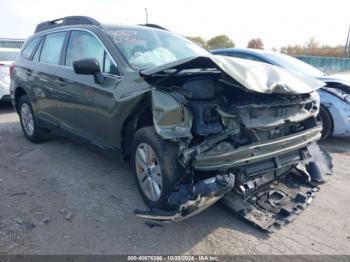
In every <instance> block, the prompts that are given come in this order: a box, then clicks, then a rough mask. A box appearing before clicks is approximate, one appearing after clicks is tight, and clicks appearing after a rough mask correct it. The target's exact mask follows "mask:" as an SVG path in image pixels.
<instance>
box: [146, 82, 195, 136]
mask: <svg viewBox="0 0 350 262" xmlns="http://www.w3.org/2000/svg"><path fill="white" fill-rule="evenodd" d="M152 110H153V124H154V127H155V129H156V131H157V133H158V134H159V135H160V136H161V137H162V138H163V139H176V138H183V137H187V138H192V134H191V126H192V114H191V112H190V111H189V110H188V109H187V108H186V107H185V106H184V105H182V104H180V103H178V102H177V101H176V100H175V99H174V97H172V96H171V95H169V93H165V92H163V91H160V90H157V89H152Z"/></svg>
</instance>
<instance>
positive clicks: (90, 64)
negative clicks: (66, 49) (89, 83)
mask: <svg viewBox="0 0 350 262" xmlns="http://www.w3.org/2000/svg"><path fill="white" fill-rule="evenodd" d="M73 69H74V72H75V73H76V74H80V75H93V76H94V78H95V82H96V83H98V84H102V83H103V80H104V78H103V75H102V73H101V68H100V64H99V63H98V61H97V60H96V59H95V58H85V59H79V60H76V61H74V62H73Z"/></svg>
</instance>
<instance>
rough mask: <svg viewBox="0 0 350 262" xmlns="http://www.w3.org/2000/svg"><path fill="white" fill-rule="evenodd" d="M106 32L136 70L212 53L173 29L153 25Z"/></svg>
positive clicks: (113, 29)
mask: <svg viewBox="0 0 350 262" xmlns="http://www.w3.org/2000/svg"><path fill="white" fill-rule="evenodd" d="M106 31H107V32H108V33H109V35H110V36H111V37H112V39H113V40H114V43H115V44H116V46H117V47H118V49H119V50H120V51H121V53H122V54H123V55H124V57H125V58H126V60H127V61H128V62H129V64H130V65H131V66H132V67H133V68H134V69H145V68H150V67H154V66H159V65H163V64H166V63H169V62H172V61H175V60H179V59H183V58H187V57H193V56H200V55H205V56H207V55H209V52H208V51H206V50H205V49H203V48H202V47H200V46H199V45H197V44H195V43H193V42H191V41H189V40H187V39H186V38H184V37H181V36H178V35H176V34H173V33H171V32H168V31H165V30H159V29H153V28H108V29H106Z"/></svg>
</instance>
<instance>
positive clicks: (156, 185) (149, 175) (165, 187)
mask: <svg viewBox="0 0 350 262" xmlns="http://www.w3.org/2000/svg"><path fill="white" fill-rule="evenodd" d="M151 151H152V152H153V153H152V152H151ZM145 152H151V153H149V154H148V155H147V153H146V154H145ZM132 164H133V166H134V174H135V178H136V184H137V188H138V190H139V192H140V194H141V196H142V198H143V200H144V202H145V203H146V205H147V206H149V207H150V208H153V207H156V208H160V209H167V203H168V197H169V195H170V193H171V192H172V191H173V189H174V185H175V184H176V182H177V181H178V179H179V178H180V176H181V167H180V166H179V164H178V161H177V146H176V144H175V143H173V142H170V141H166V140H163V139H161V138H160V137H159V136H158V134H157V133H156V131H155V129H154V127H153V126H150V127H144V128H141V129H139V130H138V131H137V132H136V134H135V136H134V140H133V147H132ZM152 185H153V190H152ZM152 192H156V193H155V194H153V193H152Z"/></svg>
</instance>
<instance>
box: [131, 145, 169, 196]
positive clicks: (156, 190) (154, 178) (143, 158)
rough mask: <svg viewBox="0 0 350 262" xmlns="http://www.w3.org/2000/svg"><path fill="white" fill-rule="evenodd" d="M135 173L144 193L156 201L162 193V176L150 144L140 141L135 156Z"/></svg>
mask: <svg viewBox="0 0 350 262" xmlns="http://www.w3.org/2000/svg"><path fill="white" fill-rule="evenodd" d="M135 165H136V174H137V179H138V180H139V182H140V185H141V189H142V191H143V192H144V194H145V195H146V196H147V197H148V198H149V199H150V200H152V201H157V200H158V199H159V198H160V196H161V193H162V186H163V178H162V171H161V169H160V166H159V161H158V158H157V156H156V154H155V153H154V151H153V149H152V147H151V146H149V145H148V144H146V143H141V144H139V146H138V147H137V150H136V156H135Z"/></svg>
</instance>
